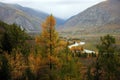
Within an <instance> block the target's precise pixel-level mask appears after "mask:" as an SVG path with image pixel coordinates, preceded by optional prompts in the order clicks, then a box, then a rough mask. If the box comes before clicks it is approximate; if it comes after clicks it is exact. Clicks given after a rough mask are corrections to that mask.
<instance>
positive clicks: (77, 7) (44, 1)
mask: <svg viewBox="0 0 120 80" xmlns="http://www.w3.org/2000/svg"><path fill="white" fill-rule="evenodd" d="M102 1H105V0H0V2H5V3H17V4H20V5H22V6H25V7H31V8H34V9H37V10H40V11H43V12H46V13H49V14H53V15H54V16H57V17H60V18H62V19H68V18H69V17H71V16H73V15H76V14H78V13H80V12H81V11H83V10H85V9H86V8H88V7H90V6H93V5H95V4H97V3H99V2H102Z"/></svg>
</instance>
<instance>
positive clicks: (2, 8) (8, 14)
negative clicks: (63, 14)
mask: <svg viewBox="0 0 120 80" xmlns="http://www.w3.org/2000/svg"><path fill="white" fill-rule="evenodd" d="M48 15H49V14H47V13H44V12H41V11H38V10H34V9H31V8H27V7H23V6H20V5H18V4H6V3H0V20H1V21H4V22H6V23H8V24H13V23H16V24H17V25H19V26H20V27H21V28H24V29H25V30H26V31H27V32H39V31H40V30H41V27H40V25H41V23H42V22H43V21H44V19H45V18H46V17H47V16H48ZM56 22H57V25H60V24H62V23H63V22H64V20H63V19H60V18H57V17H56Z"/></svg>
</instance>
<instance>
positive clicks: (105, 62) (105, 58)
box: [97, 35, 120, 80]
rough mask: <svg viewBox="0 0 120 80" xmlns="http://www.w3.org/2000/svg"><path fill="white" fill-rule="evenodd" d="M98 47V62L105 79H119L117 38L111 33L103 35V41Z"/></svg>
mask: <svg viewBox="0 0 120 80" xmlns="http://www.w3.org/2000/svg"><path fill="white" fill-rule="evenodd" d="M97 48H98V51H99V55H98V60H97V61H98V62H97V63H99V65H101V69H102V72H103V73H102V75H104V77H105V80H118V79H117V77H118V76H117V75H118V74H119V73H120V72H119V64H120V62H119V57H118V55H117V53H118V52H117V51H116V45H115V38H114V37H113V36H110V35H106V36H104V37H101V42H100V44H99V45H98V46H97Z"/></svg>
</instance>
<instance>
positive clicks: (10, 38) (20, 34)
mask: <svg viewBox="0 0 120 80" xmlns="http://www.w3.org/2000/svg"><path fill="white" fill-rule="evenodd" d="M2 25H3V24H1V25H0V26H2ZM27 38H28V35H27V34H26V33H25V31H24V30H21V28H20V27H19V26H17V25H16V24H12V25H7V24H6V25H4V32H3V33H2V37H1V38H0V39H1V40H0V46H1V47H0V48H1V50H2V51H6V52H8V53H10V52H11V51H12V50H13V49H17V50H20V52H22V53H26V52H27V51H29V50H28V49H29V47H28V46H29V45H28V44H26V39H27ZM26 47H27V48H26ZM25 48H26V49H25Z"/></svg>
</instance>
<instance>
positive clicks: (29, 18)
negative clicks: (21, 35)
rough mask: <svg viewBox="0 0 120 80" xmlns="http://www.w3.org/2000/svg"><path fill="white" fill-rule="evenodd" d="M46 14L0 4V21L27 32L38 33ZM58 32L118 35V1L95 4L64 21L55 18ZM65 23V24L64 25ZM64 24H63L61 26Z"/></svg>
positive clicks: (119, 29) (17, 6) (110, 0)
mask: <svg viewBox="0 0 120 80" xmlns="http://www.w3.org/2000/svg"><path fill="white" fill-rule="evenodd" d="M47 16H48V14H47V13H44V12H40V11H36V10H33V9H31V8H27V7H22V6H20V5H17V4H5V3H0V20H2V21H4V22H6V23H9V24H12V23H16V24H18V25H20V26H22V27H23V28H25V29H26V30H27V31H28V32H29V31H39V30H40V24H41V23H42V22H43V20H44V19H45V18H46V17H47ZM56 20H57V26H58V25H61V26H60V27H59V29H58V30H60V32H78V33H87V34H88V33H113V32H116V33H119V32H120V0H108V1H104V2H101V3H99V4H96V5H94V6H92V7H90V8H88V9H86V10H85V11H83V12H81V13H79V14H77V15H74V16H73V17H71V18H70V19H68V20H66V21H64V20H62V19H59V18H56ZM64 22H65V23H64ZM63 23H64V24H63Z"/></svg>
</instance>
